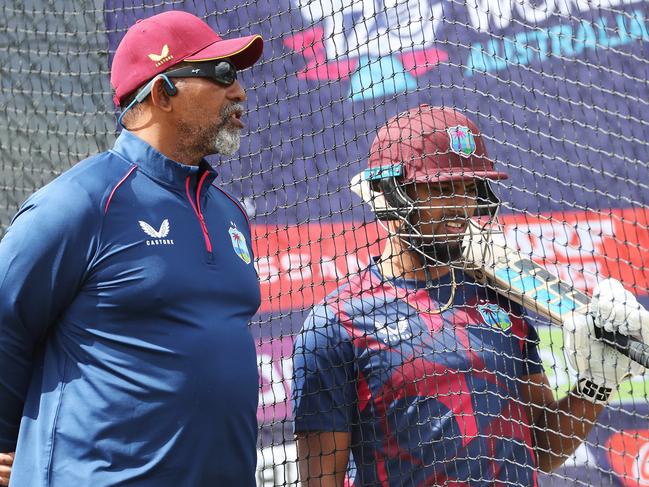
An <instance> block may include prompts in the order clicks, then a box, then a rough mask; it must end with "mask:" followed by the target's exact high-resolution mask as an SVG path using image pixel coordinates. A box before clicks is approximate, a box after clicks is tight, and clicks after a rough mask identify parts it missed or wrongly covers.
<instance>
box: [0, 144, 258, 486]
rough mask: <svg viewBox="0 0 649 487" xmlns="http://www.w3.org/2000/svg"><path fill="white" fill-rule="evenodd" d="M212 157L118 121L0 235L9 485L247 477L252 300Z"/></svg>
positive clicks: (250, 277)
mask: <svg viewBox="0 0 649 487" xmlns="http://www.w3.org/2000/svg"><path fill="white" fill-rule="evenodd" d="M215 175H216V173H215V172H214V170H213V169H212V168H211V167H210V165H209V164H208V163H207V162H205V161H203V162H202V163H201V164H200V166H199V167H190V166H185V165H181V164H178V163H176V162H174V161H172V160H170V159H168V158H166V157H165V156H163V155H162V154H160V153H159V152H157V151H156V150H155V149H153V148H152V147H151V146H149V145H148V144H146V143H145V142H144V141H142V140H141V139H139V138H138V137H136V136H135V135H133V134H131V133H129V132H127V131H124V132H123V133H122V134H121V135H120V137H119V138H118V140H117V142H116V143H115V146H114V148H113V149H112V150H110V151H108V152H105V153H102V154H99V155H97V156H94V157H91V158H89V159H86V160H85V161H82V162H80V163H79V164H77V165H76V166H75V167H73V168H72V169H70V170H69V171H67V172H66V173H64V174H63V175H61V176H60V177H58V178H57V179H55V180H54V181H53V182H52V183H50V184H48V185H47V186H45V187H44V188H42V189H41V190H39V191H38V192H36V193H35V194H34V195H33V196H31V197H30V198H29V199H28V200H27V201H26V202H25V203H24V204H23V206H22V207H21V209H20V211H19V212H18V214H17V215H16V217H15V218H14V220H13V222H12V225H11V227H10V228H9V230H8V232H7V234H6V236H5V237H4V239H3V240H2V242H1V243H0V451H2V452H8V451H13V450H14V449H15V448H16V443H17V454H16V460H15V464H14V469H13V473H12V478H11V480H12V482H11V485H12V486H23V487H24V486H30V487H40V486H54V487H70V486H75V487H76V486H92V487H101V486H109V485H120V486H124V487H126V486H156V487H166V486H169V487H171V486H173V487H178V486H209V487H212V486H253V485H255V480H254V470H255V463H256V439H257V423H256V411H257V398H258V384H259V380H258V374H257V366H256V355H255V347H254V342H253V339H252V336H251V334H250V331H249V328H248V322H249V320H250V318H251V317H252V316H253V314H254V313H255V312H256V310H257V308H258V307H259V304H260V294H259V285H258V280H257V274H256V272H255V269H254V267H253V263H252V259H253V256H252V246H251V235H250V228H249V225H248V221H247V218H246V215H245V213H244V212H243V210H242V209H241V207H240V206H239V205H238V203H236V202H235V201H234V200H233V199H232V198H231V197H230V196H228V195H227V194H226V193H225V192H224V191H223V190H221V189H219V188H218V187H217V186H215V185H214V184H213V180H214V177H215Z"/></svg>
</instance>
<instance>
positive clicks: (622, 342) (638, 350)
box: [595, 326, 649, 369]
mask: <svg viewBox="0 0 649 487" xmlns="http://www.w3.org/2000/svg"><path fill="white" fill-rule="evenodd" d="M595 336H596V337H597V338H599V339H601V340H603V341H604V342H606V344H607V345H609V346H611V347H613V348H615V350H617V351H618V352H620V353H622V354H624V355H626V356H627V357H629V358H630V359H631V360H635V361H636V362H638V363H639V364H640V365H642V366H643V367H646V368H648V369H649V345H646V344H645V343H643V342H642V341H640V340H638V339H637V338H633V337H629V336H626V335H622V334H621V333H613V332H610V331H606V330H604V328H600V327H599V326H596V327H595Z"/></svg>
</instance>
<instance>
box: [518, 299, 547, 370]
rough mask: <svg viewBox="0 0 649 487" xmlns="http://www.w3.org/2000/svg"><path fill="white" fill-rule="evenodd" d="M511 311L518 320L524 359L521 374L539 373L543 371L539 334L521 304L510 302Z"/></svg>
mask: <svg viewBox="0 0 649 487" xmlns="http://www.w3.org/2000/svg"><path fill="white" fill-rule="evenodd" d="M510 307H511V313H512V315H513V316H514V317H515V318H516V319H517V320H518V321H519V323H520V330H519V339H520V340H521V351H522V355H523V359H524V363H523V364H522V371H521V374H520V375H521V376H523V377H524V376H527V375H534V374H540V373H542V372H543V371H544V369H543V362H542V361H541V355H540V354H539V342H540V338H539V334H538V333H537V332H536V328H535V327H534V325H532V323H530V320H529V319H528V318H527V316H526V313H525V310H524V309H523V307H522V306H520V305H518V304H516V303H511V304H510Z"/></svg>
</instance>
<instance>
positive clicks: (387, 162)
mask: <svg viewBox="0 0 649 487" xmlns="http://www.w3.org/2000/svg"><path fill="white" fill-rule="evenodd" d="M507 177H508V175H507V174H506V173H504V172H499V171H496V170H495V169H494V164H493V162H492V161H491V159H489V157H488V155H487V150H486V148H485V144H484V141H483V139H482V136H481V134H480V131H479V129H478V127H477V126H476V125H475V124H474V123H473V122H472V121H471V120H470V119H469V118H467V117H466V116H464V115H463V114H461V113H459V112H458V111H456V110H453V109H451V108H441V107H431V106H428V105H420V106H418V107H416V108H412V109H410V110H408V111H405V112H403V113H400V114H399V115H396V116H395V117H393V118H391V119H390V120H389V121H388V122H387V123H386V124H385V125H384V126H383V127H381V128H380V129H379V131H378V133H377V135H376V138H375V139H374V142H373V143H372V147H371V149H370V157H369V162H368V168H367V169H366V170H365V171H364V172H363V174H362V178H363V179H364V180H366V181H368V182H369V183H370V184H371V186H372V188H373V189H374V190H376V191H380V192H381V193H382V194H383V196H384V197H385V200H386V202H387V203H388V205H387V206H386V207H385V208H384V209H379V208H375V212H376V215H377V217H378V218H380V219H397V218H399V217H404V216H406V215H405V213H404V212H410V211H412V209H413V208H414V206H415V202H413V201H412V200H411V199H410V198H409V197H408V196H407V195H406V193H405V191H404V190H403V189H402V186H403V185H404V184H409V183H417V182H446V181H463V180H468V179H471V180H475V181H476V183H477V186H478V201H479V203H478V205H477V207H478V211H477V215H493V214H494V213H495V211H496V209H497V208H498V205H499V203H500V201H499V200H498V198H497V197H496V195H495V194H494V193H493V191H492V189H491V187H490V186H489V181H490V180H501V179H507Z"/></svg>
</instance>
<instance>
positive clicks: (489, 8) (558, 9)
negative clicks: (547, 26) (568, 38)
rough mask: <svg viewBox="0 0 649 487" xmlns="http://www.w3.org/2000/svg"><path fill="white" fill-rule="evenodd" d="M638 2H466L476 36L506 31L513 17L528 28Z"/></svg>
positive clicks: (588, 0) (523, 0)
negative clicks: (576, 14) (573, 15)
mask: <svg viewBox="0 0 649 487" xmlns="http://www.w3.org/2000/svg"><path fill="white" fill-rule="evenodd" d="M641 1H642V0H595V1H591V0H539V1H534V0H521V1H515V0H506V1H501V0H467V2H466V6H467V14H468V17H469V23H470V24H471V26H472V27H473V28H474V29H476V30H478V31H480V32H491V31H492V30H493V31H499V30H503V29H505V28H507V27H508V26H509V24H510V23H511V21H512V20H513V19H514V17H515V16H516V15H515V13H516V14H517V15H518V17H519V18H520V19H521V20H523V21H525V22H527V23H530V24H539V23H542V22H544V21H546V20H547V19H548V18H550V16H552V15H553V14H555V13H556V14H559V15H560V16H562V17H569V16H570V14H574V13H577V12H586V11H589V10H598V9H607V8H612V7H619V6H621V5H631V4H634V3H640V2H641Z"/></svg>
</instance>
